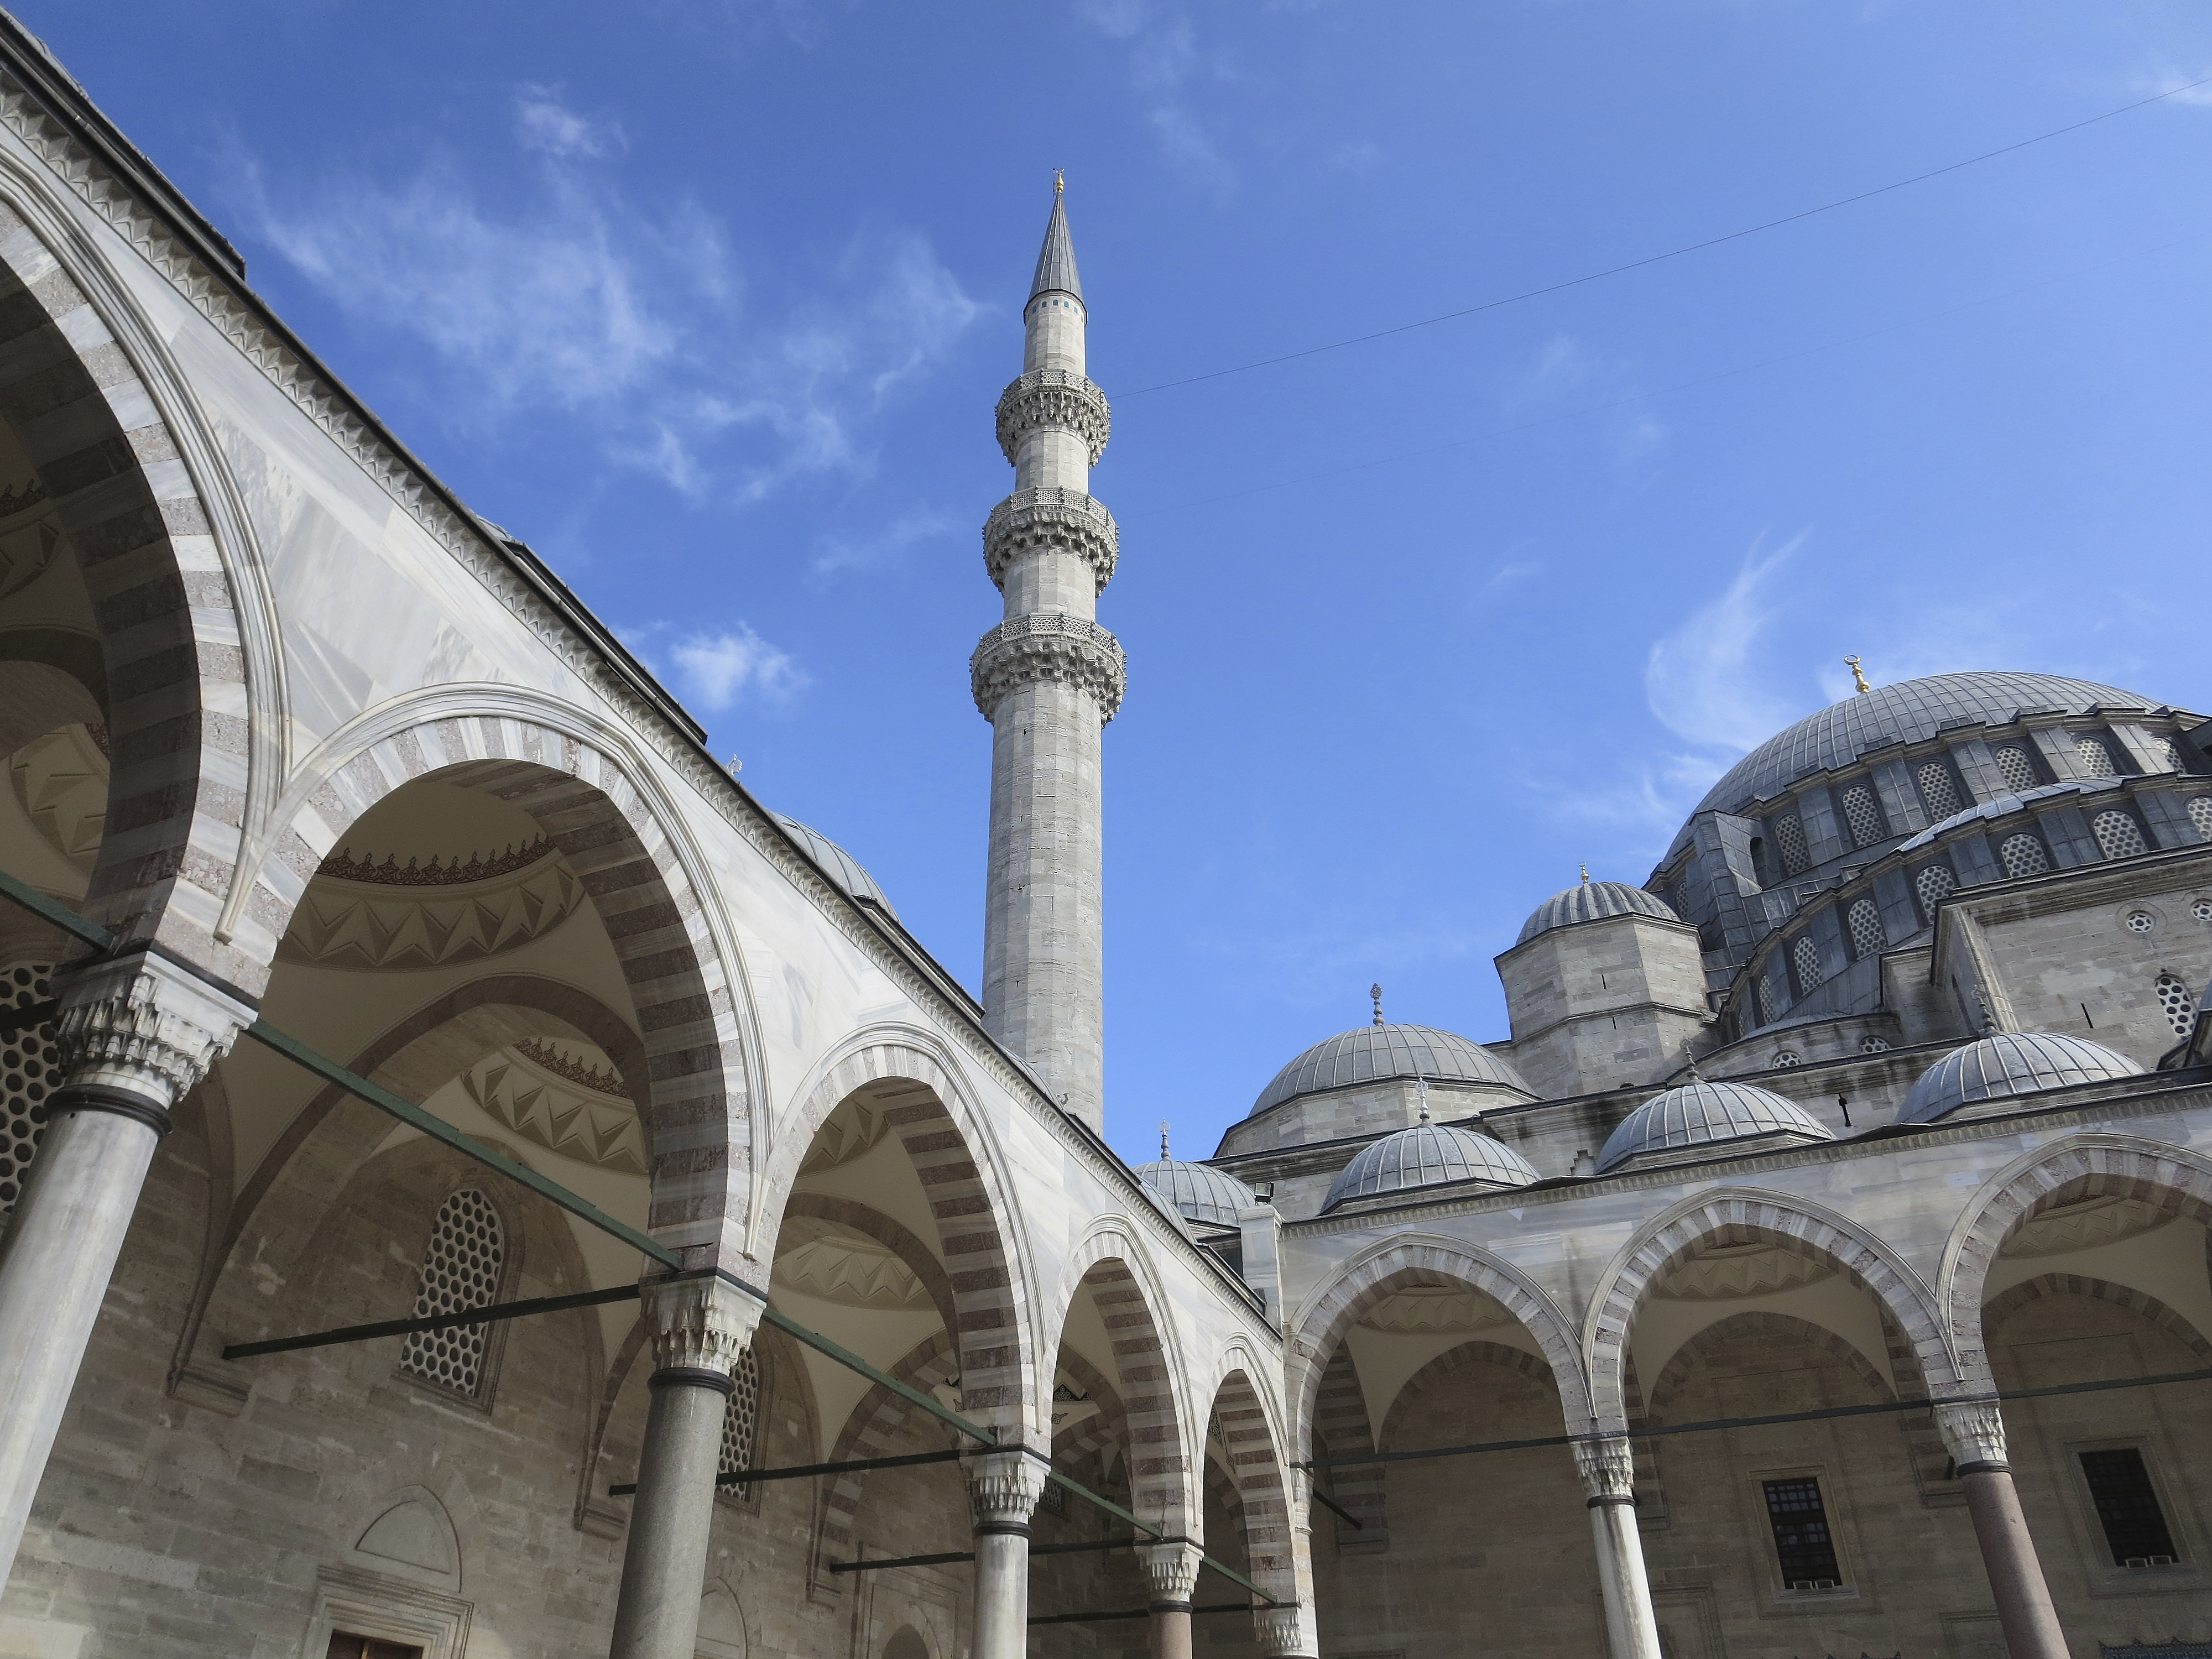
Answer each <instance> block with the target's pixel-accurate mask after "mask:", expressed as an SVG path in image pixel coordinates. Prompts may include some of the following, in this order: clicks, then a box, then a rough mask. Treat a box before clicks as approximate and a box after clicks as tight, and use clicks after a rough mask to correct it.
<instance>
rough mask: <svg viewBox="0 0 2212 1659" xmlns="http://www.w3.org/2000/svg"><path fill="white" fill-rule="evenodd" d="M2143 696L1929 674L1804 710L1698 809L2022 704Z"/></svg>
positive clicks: (2096, 702)
mask: <svg viewBox="0 0 2212 1659" xmlns="http://www.w3.org/2000/svg"><path fill="white" fill-rule="evenodd" d="M2158 706H2159V705H2158V704H2156V703H2154V702H2152V701H2151V700H2150V699H2149V698H2148V697H2142V696H2137V695H2136V693H2134V692H2132V691H2123V690H2120V689H2119V688H2118V687H2117V686H2112V685H2100V684H2097V683H2096V682H2095V681H2094V680H2076V679H2069V678H2066V677H2064V676H2063V675H2060V674H2020V673H2011V672H1979V673H1969V674H1932V675H1930V676H1929V678H1926V679H1920V680H1900V681H1899V683H1898V684H1895V685H1878V686H1876V687H1875V689H1874V690H1871V691H1867V692H1859V693H1854V694H1853V695H1852V696H1848V697H1845V698H1844V700H1843V701H1842V702H1838V703H1834V704H1832V705H1830V706H1829V707H1828V708H1823V709H1822V710H1820V713H1819V714H1808V715H1807V716H1806V717H1805V718H1804V719H1803V720H1799V721H1798V722H1797V724H1796V725H1795V726H1790V728H1789V729H1788V730H1787V731H1784V732H1778V733H1777V734H1776V735H1775V736H1773V737H1771V738H1768V739H1767V740H1766V741H1765V743H1762V744H1759V747H1758V748H1756V749H1754V750H1752V751H1751V752H1750V753H1749V754H1748V755H1746V756H1745V757H1743V758H1742V759H1741V760H1740V761H1738V762H1737V763H1735V765H1734V766H1733V767H1731V768H1729V771H1728V773H1727V775H1725V776H1724V777H1723V778H1722V779H1721V781H1719V782H1718V783H1717V784H1715V785H1714V786H1713V787H1712V789H1711V792H1710V793H1708V794H1707V795H1706V796H1705V799H1704V800H1702V801H1700V802H1699V804H1698V811H1700V812H1706V811H1722V812H1740V811H1742V810H1743V809H1744V808H1746V807H1747V806H1749V805H1751V804H1752V803H1753V801H1756V800H1763V799H1766V798H1767V797H1769V796H1771V795H1778V794H1780V793H1782V792H1783V791H1784V789H1786V788H1788V787H1790V785H1791V784H1792V783H1795V782H1796V781H1797V780H1798V779H1799V778H1802V777H1804V776H1805V775H1808V773H1813V772H1821V771H1826V770H1827V769H1830V768H1832V767H1837V766H1842V765H1844V764H1847V763H1849V762H1850V761H1853V760H1856V759H1857V757H1859V756H1861V755H1863V754H1866V753H1868V752H1869V750H1875V749H1882V748H1886V747H1887V746H1888V745H1889V744H1893V743H1921V742H1924V741H1926V740H1927V739H1928V738H1932V737H1934V736H1935V735H1936V732H1938V731H1940V730H1941V729H1942V727H1944V726H1955V725H1959V724H1960V723H1962V722H1967V721H1973V720H1982V721H1985V722H1987V723H1988V724H1990V725H1992V726H2002V725H2006V724H2008V723H2009V722H2010V721H2011V720H2013V719H2014V717H2015V715H2017V714H2019V713H2020V711H2021V710H2022V709H2024V708H2053V709H2059V710H2062V711H2063V712H2064V713H2066V714H2087V713H2088V712H2089V710H2090V709H2092V708H2100V707H2101V708H2157V707H2158Z"/></svg>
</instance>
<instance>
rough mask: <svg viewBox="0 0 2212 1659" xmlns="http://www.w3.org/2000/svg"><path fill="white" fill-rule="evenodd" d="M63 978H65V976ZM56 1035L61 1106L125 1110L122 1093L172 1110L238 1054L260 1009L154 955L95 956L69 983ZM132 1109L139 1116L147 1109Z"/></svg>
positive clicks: (153, 1108)
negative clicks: (233, 1051) (233, 1048)
mask: <svg viewBox="0 0 2212 1659" xmlns="http://www.w3.org/2000/svg"><path fill="white" fill-rule="evenodd" d="M55 977H56V978H57V979H62V978H63V976H62V975H56V976H55ZM61 1004H62V1011H61V1015H60V1018H58V1020H57V1021H56V1040H57V1042H58V1044H59V1046H60V1048H61V1051H62V1061H63V1066H64V1076H65V1077H66V1079H67V1082H66V1084H65V1085H64V1088H63V1090H62V1091H61V1092H60V1093H59V1094H58V1095H57V1096H56V1097H55V1103H54V1104H55V1107H56V1108H57V1109H60V1110H64V1111H66V1110H68V1109H70V1103H71V1101H72V1099H74V1101H75V1103H76V1105H77V1106H78V1107H79V1108H80V1109H82V1108H86V1107H89V1108H92V1109H97V1110H104V1111H113V1110H117V1109H118V1100H117V1098H116V1097H118V1096H120V1097H125V1098H128V1099H132V1100H136V1101H137V1102H139V1103H141V1104H142V1107H143V1109H148V1110H150V1112H151V1113H152V1114H154V1115H149V1116H147V1117H146V1119H145V1121H147V1122H149V1124H151V1125H153V1127H155V1129H156V1132H157V1133H158V1132H159V1131H160V1129H161V1125H160V1124H159V1123H158V1122H156V1121H155V1116H158V1115H162V1114H166V1113H167V1111H168V1109H170V1108H171V1107H173V1106H174V1105H175V1104H176V1103H177V1102H178V1101H179V1100H180V1099H181V1098H183V1097H184V1096H185V1095H186V1094H187V1093H189V1092H190V1091H191V1089H192V1087H193V1086H194V1085H196V1084H197V1083H198V1082H199V1080H200V1079H202V1078H204V1077H205V1076H206V1075H207V1072H208V1067H210V1066H212V1065H214V1064H215V1062H216V1060H218V1059H220V1058H221V1057H222V1055H224V1054H228V1053H229V1052H230V1045H231V1044H232V1043H234V1042H236V1041H237V1040H238V1034H239V1032H240V1031H241V1030H244V1029H245V1028H246V1026H248V1025H250V1024H252V1022H253V1018H254V1010H253V1008H252V1006H251V1005H250V1004H248V1003H246V1002H243V1001H241V1000H239V999H238V998H237V997H235V996H234V995H232V994H230V993H228V991H224V990H222V989H220V988H218V987H216V986H213V985H210V984H209V983H208V982H207V981H205V980H203V979H201V978H200V977H199V976H198V975H197V974H194V973H193V972H191V969H186V968H182V967H179V966H178V965H177V964H176V963H173V962H170V961H169V960H167V958H166V957H157V956H155V955H154V954H153V953H152V952H151V951H143V952H141V953H139V954H137V955H135V956H126V957H112V958H109V959H106V960H104V961H99V962H94V963H91V964H90V965H89V966H87V967H85V968H82V969H76V971H74V972H72V973H70V974H69V975H67V977H66V980H65V981H64V982H63V984H62V986H61ZM131 1115H134V1116H135V1115H141V1114H138V1113H133V1114H131Z"/></svg>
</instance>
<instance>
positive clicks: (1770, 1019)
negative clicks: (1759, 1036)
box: [1753, 975, 1782, 1025]
mask: <svg viewBox="0 0 2212 1659" xmlns="http://www.w3.org/2000/svg"><path fill="white" fill-rule="evenodd" d="M1753 988H1754V989H1755V990H1756V992H1757V993H1758V996H1759V1024H1761V1025H1771V1024H1774V1022H1775V1020H1776V1018H1778V1017H1779V1015H1780V1014H1781V1012H1782V1000H1781V999H1780V998H1778V997H1777V996H1776V995H1775V994H1774V981H1773V979H1772V977H1771V975H1770V976H1765V977H1762V978H1761V979H1760V980H1759V983H1758V984H1757V986H1755V987H1753Z"/></svg>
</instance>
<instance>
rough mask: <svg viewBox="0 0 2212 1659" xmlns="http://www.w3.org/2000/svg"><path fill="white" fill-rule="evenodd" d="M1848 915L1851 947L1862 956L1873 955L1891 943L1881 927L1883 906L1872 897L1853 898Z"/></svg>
mask: <svg viewBox="0 0 2212 1659" xmlns="http://www.w3.org/2000/svg"><path fill="white" fill-rule="evenodd" d="M1847 915H1848V920H1849V922H1850V930H1851V949H1852V950H1853V951H1857V953H1858V954H1859V955H1860V956H1863V957H1870V956H1873V955H1875V953H1876V952H1877V951H1881V948H1882V947H1883V946H1884V945H1887V944H1888V943H1889V939H1888V937H1887V935H1886V934H1885V933H1883V932H1882V928H1881V907H1880V906H1879V905H1877V904H1876V903H1875V902H1874V901H1873V900H1872V899H1870V898H1862V899H1853V900H1852V901H1851V908H1850V911H1849V912H1848V913H1847Z"/></svg>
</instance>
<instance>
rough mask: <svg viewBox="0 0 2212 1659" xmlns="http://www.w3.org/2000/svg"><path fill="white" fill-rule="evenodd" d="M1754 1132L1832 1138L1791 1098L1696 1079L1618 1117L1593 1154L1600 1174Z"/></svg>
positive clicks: (1810, 1137)
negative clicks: (1617, 1124)
mask: <svg viewBox="0 0 2212 1659" xmlns="http://www.w3.org/2000/svg"><path fill="white" fill-rule="evenodd" d="M1759 1135H1790V1136H1797V1137H1802V1138H1803V1139H1808V1140H1833V1139H1835V1136H1834V1135H1832V1134H1831V1133H1829V1132H1828V1131H1827V1130H1826V1128H1824V1127H1821V1125H1820V1122H1819V1121H1818V1120H1816V1119H1815V1118H1814V1117H1813V1116H1812V1115H1811V1114H1809V1113H1808V1112H1807V1111H1806V1110H1805V1109H1804V1108H1803V1107H1802V1106H1800V1105H1798V1104H1797V1103H1796V1101H1794V1100H1785V1099H1784V1098H1783V1097H1781V1096H1780V1095H1778V1094H1776V1093H1775V1092H1774V1091H1772V1090H1771V1089H1758V1088H1753V1086H1752V1085H1750V1084H1748V1083H1707V1082H1705V1081H1704V1080H1703V1079H1699V1081H1697V1082H1694V1083H1686V1084H1684V1085H1681V1087H1680V1088H1678V1089H1669V1090H1668V1091H1667V1092H1666V1093H1664V1094H1662V1095H1655V1096H1653V1097H1651V1098H1650V1100H1647V1101H1645V1102H1644V1103H1643V1104H1642V1105H1641V1106H1638V1108H1637V1109H1635V1110H1634V1111H1632V1112H1631V1113H1630V1114H1629V1115H1627V1116H1626V1117H1625V1118H1623V1119H1622V1120H1621V1121H1620V1127H1619V1128H1617V1129H1615V1130H1614V1131H1613V1133H1612V1135H1611V1137H1610V1138H1609V1139H1607V1141H1606V1143H1605V1150H1604V1151H1603V1152H1600V1153H1599V1154H1598V1157H1597V1172H1598V1173H1599V1174H1600V1175H1604V1174H1606V1173H1607V1172H1608V1171H1609V1170H1613V1169H1616V1168H1618V1167H1619V1166H1620V1165H1621V1164H1626V1163H1627V1162H1628V1161H1629V1160H1630V1159H1631V1158H1642V1157H1645V1156H1647V1155H1649V1154H1651V1153H1654V1152H1681V1151H1683V1150H1685V1149H1686V1148H1689V1147H1692V1146H1715V1145H1719V1144H1721V1143H1723V1142H1726V1141H1730V1140H1744V1139H1750V1138H1751V1137H1753V1136H1759Z"/></svg>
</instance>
